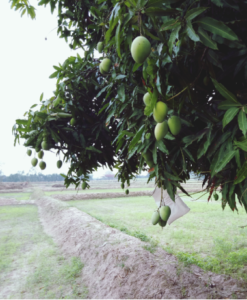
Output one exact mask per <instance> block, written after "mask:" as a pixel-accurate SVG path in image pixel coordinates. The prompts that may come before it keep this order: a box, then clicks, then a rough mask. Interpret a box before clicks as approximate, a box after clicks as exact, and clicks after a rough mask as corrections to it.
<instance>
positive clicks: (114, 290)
mask: <svg viewBox="0 0 247 300" xmlns="http://www.w3.org/2000/svg"><path fill="white" fill-rule="evenodd" d="M36 203H37V205H38V208H39V215H40V219H41V222H42V224H43V226H44V229H45V231H46V233H48V234H49V235H51V236H52V237H53V238H54V239H55V241H56V242H57V243H58V245H59V246H60V247H61V249H62V251H63V252H64V253H65V254H67V255H69V256H77V257H80V258H81V261H82V262H83V263H85V267H84V269H83V275H82V277H83V278H82V280H83V282H84V283H85V284H86V285H87V287H88V290H89V294H88V298H91V299H92V298H93V299H97V298H101V299H126V298H127V299H139V298H142V299H181V298H193V299H195V298H198V299H201V298H229V297H231V295H232V294H233V293H235V296H236V295H237V297H239V298H246V297H247V292H246V291H245V293H244V291H243V290H242V288H241V282H237V281H236V280H234V279H232V278H230V277H226V276H224V275H217V274H214V273H211V272H204V271H203V270H201V269H200V268H199V267H197V266H192V267H190V268H185V267H182V266H181V265H179V263H178V261H177V259H176V257H174V256H173V255H170V254H168V253H167V252H165V251H164V250H162V249H160V248H158V249H157V251H156V252H155V253H154V254H152V253H150V252H149V251H147V250H145V249H144V248H143V246H145V245H146V246H147V245H148V244H147V243H144V242H141V241H140V240H138V239H136V238H134V237H132V236H128V235H126V234H124V233H122V232H120V231H118V230H116V229H113V228H111V227H109V226H107V225H105V224H103V223H101V222H100V221H98V220H96V219H94V218H93V217H91V216H89V215H88V214H86V213H84V212H82V211H80V210H78V209H77V208H73V207H69V205H68V204H66V203H65V202H61V201H58V200H55V199H52V198H49V197H42V198H38V199H37V200H36ZM157 230H158V228H157ZM164 234H165V231H164Z"/></svg>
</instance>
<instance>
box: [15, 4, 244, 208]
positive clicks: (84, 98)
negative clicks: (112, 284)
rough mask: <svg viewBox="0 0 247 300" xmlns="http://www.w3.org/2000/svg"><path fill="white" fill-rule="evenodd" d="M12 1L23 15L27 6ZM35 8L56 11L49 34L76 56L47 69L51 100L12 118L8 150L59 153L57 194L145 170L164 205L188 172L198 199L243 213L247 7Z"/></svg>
mask: <svg viewBox="0 0 247 300" xmlns="http://www.w3.org/2000/svg"><path fill="white" fill-rule="evenodd" d="M11 2H12V6H13V7H15V8H16V9H20V10H21V12H22V14H24V13H25V12H27V13H29V14H30V15H31V17H34V14H35V11H34V9H33V7H32V6H31V5H30V4H29V3H28V1H26V0H25V1H24V0H22V1H16V0H11ZM25 5H26V6H27V7H26V6H25ZM38 5H40V6H46V5H49V6H50V8H51V11H52V12H53V11H54V10H55V8H57V10H56V12H57V14H58V29H57V33H58V35H59V36H60V37H61V38H64V39H65V40H66V41H67V42H68V45H69V47H70V48H71V49H75V50H76V49H83V50H84V51H85V57H81V56H79V55H78V54H77V55H75V56H71V57H69V58H68V59H66V60H65V62H64V63H63V64H59V65H58V66H54V69H55V72H54V73H53V74H51V76H50V78H57V84H56V90H55V92H54V94H53V95H51V97H50V98H49V99H43V96H42V95H41V97H40V103H41V107H40V108H39V109H37V104H34V105H33V106H32V107H31V108H30V110H29V111H28V112H26V113H25V119H18V120H16V124H15V125H14V127H13V133H14V135H15V143H16V141H19V139H20V138H22V139H25V146H26V147H28V148H29V149H35V150H33V152H35V151H37V152H39V151H41V148H43V150H46V151H47V150H48V149H54V150H55V151H56V152H57V153H63V155H64V161H69V162H70V168H69V171H68V174H66V175H64V177H65V184H66V186H67V187H68V186H69V185H70V184H75V185H76V186H78V185H79V184H82V183H83V188H86V187H89V184H88V180H89V174H90V173H92V172H93V171H95V170H97V168H98V167H100V166H107V167H109V168H110V169H112V168H116V169H117V170H118V173H117V177H118V180H119V181H121V182H122V186H124V183H127V184H129V182H130V180H131V179H132V178H134V177H135V176H136V175H137V174H138V173H139V172H140V171H142V170H149V179H148V181H149V180H151V179H154V180H155V182H156V184H157V185H158V186H159V187H162V188H163V189H166V190H167V192H168V194H169V195H170V197H171V198H172V199H173V200H174V199H175V198H174V195H175V193H176V191H177V189H180V190H182V191H183V192H185V193H186V191H185V190H184V189H183V187H182V186H181V183H184V182H186V180H188V179H189V178H190V173H191V172H194V173H196V174H198V176H203V177H204V180H203V187H205V189H206V190H207V191H209V192H210V195H209V199H210V198H211V196H212V194H214V192H215V191H216V189H220V192H221V201H222V207H223V208H224V207H225V206H226V204H228V205H229V206H230V207H231V209H232V210H234V209H236V202H237V199H238V201H239V203H240V204H241V205H243V206H244V207H245V210H246V211H247V161H246V160H247V137H246V131H247V119H246V113H247V88H246V83H247V19H246V14H247V0H199V1H194V0H125V1H119V0H41V1H40V2H39V3H38ZM95 49H98V51H99V53H100V57H99V58H95ZM32 164H33V165H36V164H37V162H36V160H35V161H32ZM43 167H45V165H43V164H42V168H43Z"/></svg>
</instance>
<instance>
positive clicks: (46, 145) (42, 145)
mask: <svg viewBox="0 0 247 300" xmlns="http://www.w3.org/2000/svg"><path fill="white" fill-rule="evenodd" d="M41 147H42V149H43V150H49V149H50V146H49V144H48V143H47V142H46V141H43V142H42V143H41Z"/></svg>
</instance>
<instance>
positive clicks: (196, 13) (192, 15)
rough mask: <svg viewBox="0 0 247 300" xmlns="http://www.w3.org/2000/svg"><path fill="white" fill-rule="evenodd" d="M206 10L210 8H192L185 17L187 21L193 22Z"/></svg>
mask: <svg viewBox="0 0 247 300" xmlns="http://www.w3.org/2000/svg"><path fill="white" fill-rule="evenodd" d="M206 9H208V7H196V8H192V9H191V10H189V11H187V13H186V15H185V19H186V20H187V21H191V20H193V19H194V18H196V17H197V16H199V15H200V14H201V13H203V12H204V11H205V10H206Z"/></svg>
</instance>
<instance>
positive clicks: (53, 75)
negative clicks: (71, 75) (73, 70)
mask: <svg viewBox="0 0 247 300" xmlns="http://www.w3.org/2000/svg"><path fill="white" fill-rule="evenodd" d="M58 73H59V72H58V71H56V72H54V73H52V74H51V75H50V76H49V78H56V77H57V74H58Z"/></svg>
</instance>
